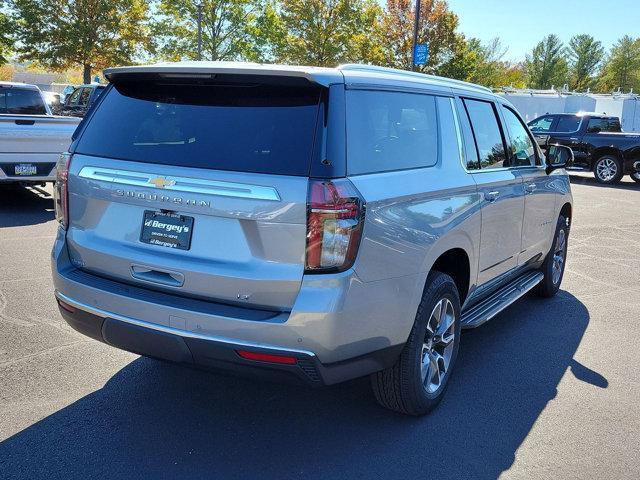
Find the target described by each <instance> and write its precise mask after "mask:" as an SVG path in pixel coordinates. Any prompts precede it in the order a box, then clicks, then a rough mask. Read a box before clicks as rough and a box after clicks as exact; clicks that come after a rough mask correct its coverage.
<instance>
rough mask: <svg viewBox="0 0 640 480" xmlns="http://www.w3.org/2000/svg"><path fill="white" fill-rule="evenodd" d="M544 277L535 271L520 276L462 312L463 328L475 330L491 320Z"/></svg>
mask: <svg viewBox="0 0 640 480" xmlns="http://www.w3.org/2000/svg"><path fill="white" fill-rule="evenodd" d="M543 278H544V275H543V274H542V273H541V272H538V271H533V272H527V273H525V274H523V275H520V276H519V277H518V278H516V279H515V280H513V281H511V282H510V283H508V284H506V285H505V286H504V287H502V288H500V289H499V290H498V291H497V292H495V293H494V294H492V295H490V296H488V297H487V298H485V299H484V300H482V301H481V302H480V303H477V304H475V305H474V306H473V307H471V308H469V309H468V310H466V311H463V312H462V321H461V324H462V328H475V327H478V326H480V325H482V324H483V323H485V322H487V321H489V320H491V319H492V318H493V317H495V316H496V315H497V314H498V313H500V312H501V311H502V310H504V309H505V308H507V307H508V306H509V305H511V304H512V303H513V302H515V301H516V300H518V299H519V298H520V297H522V296H523V295H524V294H525V293H527V292H528V291H529V290H531V289H532V288H533V287H535V286H536V285H538V284H539V283H540V282H541V281H542V279H543Z"/></svg>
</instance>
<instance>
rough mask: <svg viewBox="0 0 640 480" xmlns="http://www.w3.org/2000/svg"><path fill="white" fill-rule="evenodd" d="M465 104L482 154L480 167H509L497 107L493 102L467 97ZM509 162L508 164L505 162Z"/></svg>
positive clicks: (479, 152)
mask: <svg viewBox="0 0 640 480" xmlns="http://www.w3.org/2000/svg"><path fill="white" fill-rule="evenodd" d="M464 104H465V106H466V108H467V113H468V114H469V119H470V120H471V127H472V129H473V136H474V138H475V140H476V146H477V147H478V154H479V156H480V168H482V169H485V168H502V167H508V166H509V165H508V162H506V159H507V156H506V154H505V151H504V143H503V141H502V133H501V132H500V126H499V124H498V118H497V116H496V110H495V107H494V106H493V104H492V103H491V102H484V101H481V100H469V99H465V100H464ZM505 163H507V164H505Z"/></svg>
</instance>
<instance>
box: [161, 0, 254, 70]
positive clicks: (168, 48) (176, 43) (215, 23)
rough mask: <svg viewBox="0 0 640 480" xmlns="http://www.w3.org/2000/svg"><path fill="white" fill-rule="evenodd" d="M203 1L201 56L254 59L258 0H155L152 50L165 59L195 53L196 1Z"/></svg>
mask: <svg viewBox="0 0 640 480" xmlns="http://www.w3.org/2000/svg"><path fill="white" fill-rule="evenodd" d="M199 3H201V4H202V59H203V60H257V59H258V57H259V45H258V43H257V41H256V38H257V22H258V19H259V18H260V16H261V15H263V13H264V9H265V5H266V3H265V2H264V1H260V0H158V1H157V2H156V3H155V4H154V6H155V11H154V13H155V15H154V16H155V20H154V22H153V24H152V30H153V34H154V39H155V52H156V53H157V54H158V56H159V57H160V58H162V59H165V60H184V59H188V60H195V59H197V55H198V23H197V21H198V4H199Z"/></svg>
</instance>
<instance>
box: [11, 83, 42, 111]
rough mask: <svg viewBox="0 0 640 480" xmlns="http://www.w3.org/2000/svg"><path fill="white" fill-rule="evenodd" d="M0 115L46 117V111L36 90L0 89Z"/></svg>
mask: <svg viewBox="0 0 640 480" xmlns="http://www.w3.org/2000/svg"><path fill="white" fill-rule="evenodd" d="M0 113H8V114H13V115H46V113H47V109H46V108H45V106H44V100H43V99H42V96H41V95H40V92H39V91H37V90H32V89H27V88H4V87H0Z"/></svg>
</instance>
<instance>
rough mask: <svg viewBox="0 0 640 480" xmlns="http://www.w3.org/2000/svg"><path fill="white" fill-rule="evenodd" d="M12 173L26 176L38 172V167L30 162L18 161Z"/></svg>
mask: <svg viewBox="0 0 640 480" xmlns="http://www.w3.org/2000/svg"><path fill="white" fill-rule="evenodd" d="M13 173H14V175H17V176H21V177H28V176H31V175H37V174H38V167H37V166H36V165H34V164H32V163H19V164H17V165H16V166H14V167H13Z"/></svg>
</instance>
